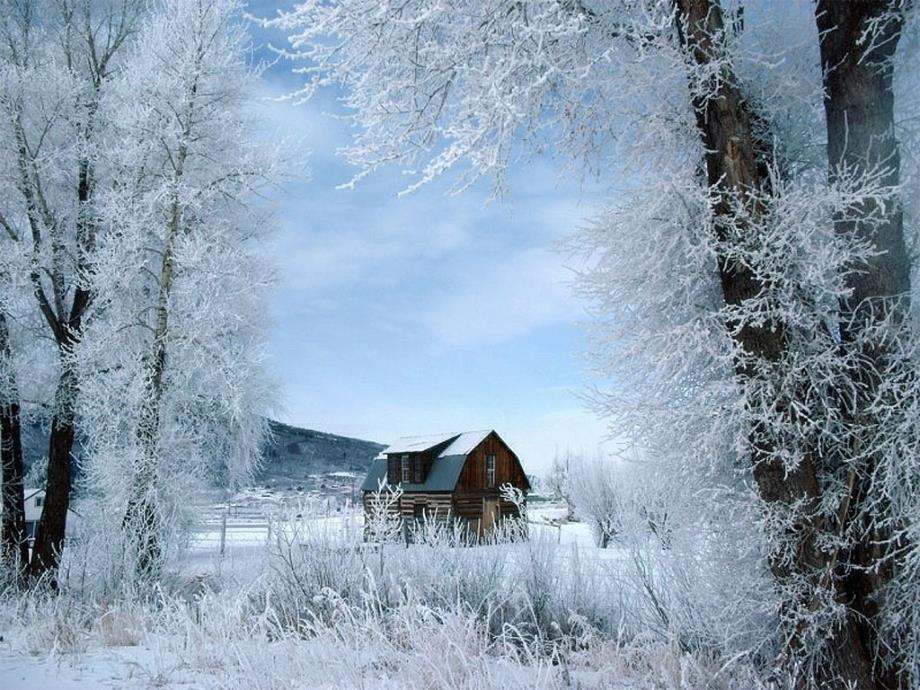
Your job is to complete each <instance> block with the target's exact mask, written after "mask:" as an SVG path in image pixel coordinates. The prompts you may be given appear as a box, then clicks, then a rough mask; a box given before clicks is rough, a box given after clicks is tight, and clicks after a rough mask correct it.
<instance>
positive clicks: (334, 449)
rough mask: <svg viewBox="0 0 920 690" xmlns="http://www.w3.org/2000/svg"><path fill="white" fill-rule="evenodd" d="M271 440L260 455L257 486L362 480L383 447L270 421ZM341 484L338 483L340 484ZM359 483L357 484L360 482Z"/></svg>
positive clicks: (378, 444) (377, 444)
mask: <svg viewBox="0 0 920 690" xmlns="http://www.w3.org/2000/svg"><path fill="white" fill-rule="evenodd" d="M269 427H270V429H271V439H270V441H269V442H268V444H267V445H266V447H265V450H264V451H263V455H264V461H263V463H262V468H261V469H260V470H259V473H258V474H257V475H256V481H257V483H259V484H262V485H267V486H285V485H294V484H303V483H304V482H306V483H307V484H310V485H312V484H314V483H315V480H317V479H320V478H330V477H339V478H345V477H346V476H355V477H360V479H363V478H364V475H365V474H366V473H367V470H368V467H369V466H370V464H371V460H373V459H374V456H375V455H377V454H378V453H380V451H381V450H383V449H384V448H385V447H386V446H384V445H383V444H380V443H374V442H373V441H363V440H361V439H357V438H348V437H347V436H336V435H335V434H327V433H325V432H323V431H313V430H312V429H301V428H299V427H296V426H290V425H288V424H282V423H281V422H276V421H272V420H270V421H269ZM339 483H340V482H339ZM359 483H360V480H359Z"/></svg>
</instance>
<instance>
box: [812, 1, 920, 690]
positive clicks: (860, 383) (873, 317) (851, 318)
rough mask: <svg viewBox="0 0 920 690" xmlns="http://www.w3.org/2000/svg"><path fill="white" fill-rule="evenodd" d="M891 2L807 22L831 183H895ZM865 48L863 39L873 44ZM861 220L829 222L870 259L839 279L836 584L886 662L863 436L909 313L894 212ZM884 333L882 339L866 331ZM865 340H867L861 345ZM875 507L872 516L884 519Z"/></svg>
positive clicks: (871, 210)
mask: <svg viewBox="0 0 920 690" xmlns="http://www.w3.org/2000/svg"><path fill="white" fill-rule="evenodd" d="M903 7H904V3H903V2H901V1H900V0H876V1H865V2H828V1H827V0H820V1H819V2H818V5H817V7H816V12H815V18H816V22H817V26H818V31H819V35H820V48H821V64H822V68H823V74H824V88H825V99H824V109H825V114H826V117H827V154H828V162H829V166H830V179H831V181H832V182H836V181H840V180H841V178H842V177H843V175H844V174H845V175H849V176H852V175H857V176H858V175H861V174H865V173H869V172H870V171H876V172H877V173H878V174H879V182H880V183H881V185H883V186H884V187H888V188H889V189H896V188H897V187H898V185H899V183H900V152H899V149H898V142H897V139H896V137H895V129H894V93H893V91H892V77H893V71H894V66H893V58H894V55H895V51H896V50H897V46H898V41H899V38H900V34H901V26H902V22H903V16H902V11H903ZM872 27H875V28H874V36H873V38H872V40H869V39H867V36H872V35H873V28H872ZM860 211H861V212H862V213H861V216H862V217H861V218H859V217H857V218H855V219H854V218H853V217H850V218H847V219H843V218H838V219H837V220H836V222H835V231H836V232H837V233H839V234H841V235H842V236H844V237H850V236H852V237H856V238H858V239H859V240H862V241H866V242H868V243H870V244H871V246H872V247H873V249H874V250H875V253H874V255H873V256H872V257H870V258H869V259H867V260H865V261H862V262H860V265H858V266H855V267H854V268H856V269H857V270H855V271H851V272H850V273H849V275H848V276H847V287H848V288H849V289H850V295H849V297H848V298H847V299H844V300H843V301H842V302H841V304H840V314H841V329H840V335H841V341H842V347H843V348H846V349H847V350H848V351H849V352H850V353H851V354H853V355H855V356H856V358H857V361H858V365H857V367H856V370H855V371H854V372H853V379H854V384H855V386H854V390H855V395H854V396H853V399H852V400H851V401H850V406H849V409H848V410H847V414H848V416H849V418H850V422H851V426H852V431H851V437H850V441H849V442H850V448H851V453H850V455H851V457H850V460H851V462H852V464H853V469H852V470H851V472H853V473H854V475H853V476H854V487H853V489H852V490H851V492H850V494H851V496H852V504H853V505H852V507H851V508H850V510H849V511H848V512H849V514H850V515H851V516H853V517H852V521H853V522H855V523H856V524H853V525H848V527H849V528H850V530H851V532H852V533H853V534H854V536H855V537H856V538H857V539H858V543H857V545H856V547H855V548H853V549H852V550H851V551H850V552H849V553H846V554H843V555H842V558H841V561H842V562H843V565H844V566H845V570H844V572H843V573H842V577H843V578H844V581H845V588H846V593H847V596H848V601H849V603H850V607H851V608H852V609H853V610H854V611H855V612H856V614H857V615H856V616H855V617H854V625H855V626H856V629H857V632H858V634H859V637H860V639H861V641H862V645H863V646H864V647H865V648H866V649H867V650H868V651H869V652H872V653H874V654H876V655H878V656H879V658H880V659H881V660H885V658H886V657H887V656H888V654H887V649H886V647H885V646H884V645H882V644H879V640H878V636H877V627H878V626H877V622H878V620H877V617H878V613H879V610H880V605H881V603H882V599H881V594H882V590H883V588H884V586H885V585H886V584H887V583H888V582H889V581H890V579H891V577H892V574H893V570H892V568H893V563H892V561H893V558H894V553H893V552H894V550H895V549H894V547H893V546H892V545H891V531H890V528H889V527H882V528H879V527H878V526H876V525H873V524H870V521H869V515H868V512H869V511H868V510H866V509H864V505H861V504H864V502H865V501H866V500H868V497H869V496H870V495H871V493H872V491H871V488H872V487H871V482H872V476H873V474H874V473H875V469H876V467H877V464H878V460H879V459H878V457H877V456H876V454H875V453H874V449H873V448H872V447H871V445H872V443H871V440H867V439H866V438H864V436H867V435H868V434H869V433H871V430H872V429H873V428H875V427H877V426H878V425H879V423H880V422H879V420H878V419H875V418H873V414H872V412H871V409H870V406H871V404H872V401H873V399H874V398H875V397H876V394H877V392H878V388H879V384H880V383H881V382H882V379H883V377H884V376H885V375H886V372H889V375H890V372H891V367H892V366H897V364H896V363H893V362H892V356H891V355H892V352H891V350H890V344H889V343H890V341H889V340H887V337H890V335H889V334H890V333H898V331H900V328H901V326H902V324H903V323H904V321H905V319H906V318H908V312H909V309H910V259H909V257H908V253H907V247H906V243H905V240H904V229H903V215H902V211H901V207H900V205H899V204H894V205H892V206H891V207H890V208H883V207H880V205H879V204H878V203H876V202H874V201H871V200H869V201H866V202H865V204H864V207H863V208H861V209H860ZM879 327H881V328H884V329H885V330H886V331H887V333H886V334H885V336H874V335H873V334H872V332H871V329H874V328H879ZM867 335H868V337H866V336H867ZM886 505H887V504H886V503H885V502H884V501H881V502H877V503H876V504H875V506H874V511H875V512H878V511H879V510H881V511H884V510H885V507H886ZM878 666H879V668H878V669H877V676H878V677H879V679H880V684H881V686H883V687H887V688H895V687H898V681H897V677H896V674H895V672H894V667H893V665H890V664H889V665H887V666H888V667H887V668H885V666H886V665H885V664H884V663H882V664H878Z"/></svg>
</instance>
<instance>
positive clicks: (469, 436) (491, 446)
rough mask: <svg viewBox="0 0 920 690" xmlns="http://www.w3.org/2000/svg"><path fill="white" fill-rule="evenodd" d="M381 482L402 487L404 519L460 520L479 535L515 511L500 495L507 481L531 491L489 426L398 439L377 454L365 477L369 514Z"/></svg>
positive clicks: (512, 456)
mask: <svg viewBox="0 0 920 690" xmlns="http://www.w3.org/2000/svg"><path fill="white" fill-rule="evenodd" d="M381 482H383V483H384V484H385V485H391V486H396V485H399V486H400V487H401V488H402V491H403V494H402V496H401V498H400V501H399V511H400V514H401V515H402V517H403V519H405V520H410V519H421V518H422V517H423V516H425V515H428V516H429V517H436V518H445V519H446V518H452V519H457V520H462V521H464V522H465V523H466V524H467V526H468V527H469V529H470V533H471V534H475V535H478V536H482V535H484V534H486V533H487V532H489V531H490V530H491V529H492V528H493V527H494V526H495V525H496V524H497V523H498V522H499V521H500V520H501V519H502V518H503V517H507V516H509V515H517V507H516V506H515V505H514V504H513V503H510V502H508V501H505V500H502V498H501V490H500V487H501V486H502V485H503V484H510V485H512V486H514V487H516V488H518V489H520V490H521V491H522V492H523V493H524V495H525V496H526V494H527V491H529V490H530V483H529V482H528V481H527V476H526V475H525V474H524V468H523V467H522V466H521V461H520V460H519V459H518V456H517V455H516V454H515V453H514V451H513V450H511V448H509V447H508V444H506V443H505V442H504V441H503V440H502V438H501V437H500V436H499V435H498V434H497V433H495V431H493V430H491V429H489V430H485V431H467V432H463V433H452V434H438V435H435V436H407V437H405V438H400V439H398V440H397V441H395V442H394V443H393V444H392V445H390V446H389V447H387V448H385V449H384V450H383V452H381V453H380V455H378V456H377V457H376V458H375V459H374V461H373V463H372V464H371V468H370V471H369V472H368V473H367V477H366V478H365V479H364V483H363V484H362V486H361V490H362V492H363V494H364V511H365V513H368V512H369V511H370V499H371V496H370V494H371V493H372V492H374V491H377V488H378V486H379V485H380V483H381Z"/></svg>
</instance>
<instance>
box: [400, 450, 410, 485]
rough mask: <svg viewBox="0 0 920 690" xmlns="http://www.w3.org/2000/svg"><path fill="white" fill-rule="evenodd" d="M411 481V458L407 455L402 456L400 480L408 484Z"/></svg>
mask: <svg viewBox="0 0 920 690" xmlns="http://www.w3.org/2000/svg"><path fill="white" fill-rule="evenodd" d="M411 481H412V460H411V458H410V457H409V456H408V455H403V456H402V482H403V484H408V483H409V482H411Z"/></svg>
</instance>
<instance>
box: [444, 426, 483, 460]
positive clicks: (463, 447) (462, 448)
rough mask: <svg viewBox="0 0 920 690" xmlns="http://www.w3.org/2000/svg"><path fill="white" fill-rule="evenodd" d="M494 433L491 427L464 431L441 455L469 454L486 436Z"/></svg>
mask: <svg viewBox="0 0 920 690" xmlns="http://www.w3.org/2000/svg"><path fill="white" fill-rule="evenodd" d="M491 433H492V430H491V429H482V430H481V431H464V432H463V433H462V434H460V435H459V436H458V437H457V438H455V439H454V440H453V442H452V443H451V444H450V445H449V446H447V448H445V449H444V450H443V451H442V452H441V457H445V456H447V455H469V454H470V453H472V452H473V449H474V448H476V446H478V445H479V444H480V443H482V442H483V440H484V439H485V437H486V436H488V435H489V434H491Z"/></svg>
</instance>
